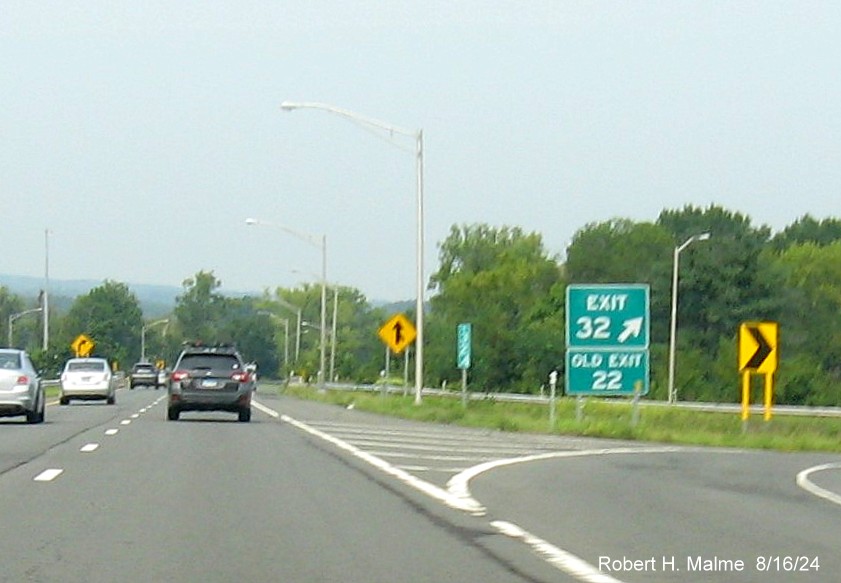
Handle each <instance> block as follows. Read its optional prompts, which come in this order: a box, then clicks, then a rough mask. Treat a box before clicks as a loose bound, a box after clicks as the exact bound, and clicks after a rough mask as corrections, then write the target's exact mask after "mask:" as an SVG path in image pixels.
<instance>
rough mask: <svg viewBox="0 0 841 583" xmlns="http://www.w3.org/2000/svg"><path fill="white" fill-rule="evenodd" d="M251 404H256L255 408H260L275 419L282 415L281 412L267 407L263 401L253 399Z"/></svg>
mask: <svg viewBox="0 0 841 583" xmlns="http://www.w3.org/2000/svg"><path fill="white" fill-rule="evenodd" d="M251 404H252V405H253V406H254V408H255V409H259V410H260V411H262V412H263V413H265V414H266V415H268V416H269V417H274V418H275V419H277V418H278V417H280V413H278V412H277V411H275V410H274V409H269V408H268V407H266V406H265V405H263V404H262V403H258V402H257V401H255V400H253V399H252V401H251Z"/></svg>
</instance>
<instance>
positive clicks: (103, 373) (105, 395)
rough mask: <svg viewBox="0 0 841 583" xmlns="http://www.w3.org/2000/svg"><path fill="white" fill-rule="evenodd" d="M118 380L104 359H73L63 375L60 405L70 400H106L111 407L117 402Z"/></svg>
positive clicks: (65, 367) (67, 363)
mask: <svg viewBox="0 0 841 583" xmlns="http://www.w3.org/2000/svg"><path fill="white" fill-rule="evenodd" d="M116 392H117V380H116V379H115V378H114V375H113V374H112V372H111V367H110V366H108V361H107V360H105V359H104V358H96V357H92V358H71V359H70V360H68V361H67V362H66V363H65V365H64V371H62V373H61V390H60V393H59V399H58V400H59V403H61V404H62V405H67V404H68V403H69V402H70V399H83V400H91V399H105V401H106V402H107V403H108V404H109V405H113V404H114V402H115V401H116Z"/></svg>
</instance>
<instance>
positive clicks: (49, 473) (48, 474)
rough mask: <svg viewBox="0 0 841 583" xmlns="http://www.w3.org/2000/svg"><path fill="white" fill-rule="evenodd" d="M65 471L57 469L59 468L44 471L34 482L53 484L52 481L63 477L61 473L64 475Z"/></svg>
mask: <svg viewBox="0 0 841 583" xmlns="http://www.w3.org/2000/svg"><path fill="white" fill-rule="evenodd" d="M63 471H64V470H59V469H57V468H53V469H49V470H44V471H43V472H41V473H40V474H38V475H37V476H35V478H34V480H35V481H36V482H52V481H53V480H55V479H56V478H57V477H59V475H61V473H62V472H63Z"/></svg>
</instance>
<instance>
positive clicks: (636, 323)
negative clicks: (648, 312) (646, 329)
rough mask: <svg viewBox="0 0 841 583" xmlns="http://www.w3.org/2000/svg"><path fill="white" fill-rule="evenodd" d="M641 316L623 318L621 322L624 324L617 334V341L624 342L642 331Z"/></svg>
mask: <svg viewBox="0 0 841 583" xmlns="http://www.w3.org/2000/svg"><path fill="white" fill-rule="evenodd" d="M642 320H643V319H642V318H631V319H630V320H625V321H624V322H623V323H622V326H624V328H623V330H622V332H621V333H620V334H619V338H617V340H619V342H625V341H626V340H627V339H628V338H630V337H631V336H634V337H636V336H639V335H640V332H642Z"/></svg>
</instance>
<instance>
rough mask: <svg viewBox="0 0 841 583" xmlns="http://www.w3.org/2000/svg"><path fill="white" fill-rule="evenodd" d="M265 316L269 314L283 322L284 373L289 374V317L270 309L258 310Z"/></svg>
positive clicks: (273, 318)
mask: <svg viewBox="0 0 841 583" xmlns="http://www.w3.org/2000/svg"><path fill="white" fill-rule="evenodd" d="M257 313H258V314H261V315H263V316H268V317H269V318H271V319H272V320H277V321H278V322H280V323H281V324H283V373H284V375H286V376H288V375H289V318H281V317H280V316H278V315H277V314H275V313H274V312H270V311H268V310H260V311H259V312H257Z"/></svg>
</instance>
